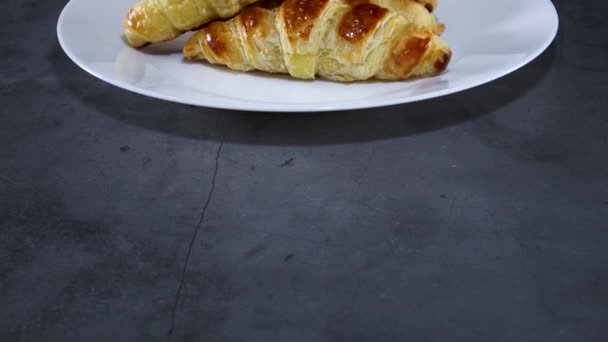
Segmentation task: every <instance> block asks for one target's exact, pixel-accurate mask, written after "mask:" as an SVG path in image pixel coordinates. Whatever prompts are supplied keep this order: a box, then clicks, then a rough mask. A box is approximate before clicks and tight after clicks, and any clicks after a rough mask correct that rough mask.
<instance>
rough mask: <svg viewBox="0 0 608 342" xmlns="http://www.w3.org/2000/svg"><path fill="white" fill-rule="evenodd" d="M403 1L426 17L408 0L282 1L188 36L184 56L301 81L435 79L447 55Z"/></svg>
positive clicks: (214, 23)
mask: <svg viewBox="0 0 608 342" xmlns="http://www.w3.org/2000/svg"><path fill="white" fill-rule="evenodd" d="M405 2H409V3H411V4H414V5H415V6H420V7H421V8H422V10H423V11H424V12H426V13H427V15H428V14H429V13H428V11H427V10H426V9H424V7H423V6H422V5H420V4H419V3H417V2H415V1H409V0H286V1H285V2H283V3H282V4H281V5H280V6H279V7H278V8H274V9H265V8H261V7H259V6H255V5H254V6H251V7H249V8H247V9H246V10H244V11H243V12H241V13H240V14H239V15H238V16H236V17H234V18H232V19H230V20H228V21H224V22H221V21H217V22H213V23H211V24H209V25H208V26H206V27H205V28H203V29H202V30H200V31H197V32H196V33H194V34H193V35H192V36H191V37H190V39H189V40H188V42H187V43H186V45H185V46H184V55H185V57H186V58H189V59H202V60H207V61H209V62H210V63H213V64H223V65H226V66H228V67H229V68H231V69H235V70H243V71H251V70H262V71H266V72H272V73H289V74H290V75H291V76H293V77H296V78H301V79H313V78H315V76H320V77H322V78H326V79H331V80H337V81H355V80H365V79H369V78H377V79H384V80H403V79H406V78H409V77H412V76H430V75H435V74H438V73H440V72H442V71H443V70H444V69H445V68H446V67H447V65H448V63H449V61H450V58H451V55H452V52H451V50H450V49H449V47H448V46H447V44H446V43H445V42H444V41H443V40H441V38H439V36H438V35H437V34H435V33H433V31H432V29H431V28H429V27H428V26H423V25H419V24H416V23H412V22H410V21H408V20H407V19H406V18H407V17H408V16H410V13H402V12H399V11H398V10H399V9H403V8H402V7H401V6H402V4H403V3H405ZM379 4H382V5H384V7H381V6H380V5H379ZM389 8H394V9H396V10H392V9H389ZM427 24H428V22H427Z"/></svg>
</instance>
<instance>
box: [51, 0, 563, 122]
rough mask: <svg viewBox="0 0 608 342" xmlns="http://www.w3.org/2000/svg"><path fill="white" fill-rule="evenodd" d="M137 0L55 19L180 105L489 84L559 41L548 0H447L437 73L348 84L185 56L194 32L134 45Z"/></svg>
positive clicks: (71, 10) (121, 71) (96, 62)
mask: <svg viewBox="0 0 608 342" xmlns="http://www.w3.org/2000/svg"><path fill="white" fill-rule="evenodd" d="M135 2H136V0H112V1H98V0H71V1H70V2H69V3H68V4H67V5H66V6H65V8H64V10H63V12H62V13H61V16H60V17H59V22H58V25H57V34H58V37H59V42H60V44H61V46H62V47H63V49H64V51H65V52H66V54H67V55H68V56H69V57H70V58H71V59H72V60H73V61H74V62H75V63H76V64H78V65H79V66H80V67H82V68H83V69H84V70H86V71H87V72H89V73H91V74H92V75H94V76H96V77H98V78H100V79H102V80H104V81H106V82H109V83H111V84H113V85H115V86H118V87H120V88H123V89H126V90H129V91H133V92H136V93H139V94H142V95H147V96H151V97H155V98H160V99H164V100H168V101H174V102H179V103H185V104H191V105H198V106H205V107H215V108H225V109H238V110H250V111H278V112H307V111H330V110H345V109H358V108H370V107H379V106H386V105H394V104H400V103H406V102H413V101H419V100H424V99H430V98H434V97H438V96H442V95H447V94H451V93H455V92H458V91H462V90H465V89H469V88H472V87H475V86H479V85H481V84H484V83H487V82H490V81H492V80H494V79H496V78H499V77H501V76H504V75H506V74H508V73H510V72H513V71H514V70H516V69H518V68H520V67H522V66H524V65H525V64H527V63H529V62H530V61H532V60H533V59H534V58H536V57H537V56H538V55H540V54H541V53H542V52H543V51H544V50H545V49H546V48H547V47H548V46H549V44H550V43H551V42H552V41H553V38H554V37H555V34H556V32H557V27H558V17H557V13H556V11H555V7H554V6H553V4H552V2H551V1H550V0H509V1H505V0H440V1H439V7H438V8H437V11H436V15H437V17H438V19H439V21H441V22H443V23H444V24H445V25H446V31H445V33H444V34H443V35H442V38H443V39H444V40H445V41H446V42H447V43H448V44H449V45H450V47H451V48H452V51H453V57H452V61H451V63H450V65H449V66H448V69H447V70H446V71H445V72H444V73H442V74H441V75H439V76H436V77H432V78H423V79H416V80H408V81H402V82H379V81H370V82H361V83H350V84H342V83H336V82H331V81H325V80H315V81H301V80H295V79H292V78H289V77H287V76H278V75H269V74H264V73H257V72H256V73H243V72H234V71H230V70H228V69H227V68H225V67H222V66H213V65H210V64H207V63H204V62H202V63H191V62H187V61H184V59H183V58H182V54H181V49H182V46H183V43H184V41H185V40H186V38H187V36H188V35H185V36H182V37H181V38H180V39H177V40H174V41H171V42H168V43H163V44H160V45H153V46H149V47H147V48H145V49H143V50H135V49H132V48H130V47H129V46H128V45H127V44H126V43H125V42H124V40H123V38H122V21H123V18H124V16H125V14H126V13H127V12H128V9H129V7H130V6H132V5H133V4H134V3H135Z"/></svg>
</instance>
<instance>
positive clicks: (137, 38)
mask: <svg viewBox="0 0 608 342" xmlns="http://www.w3.org/2000/svg"><path fill="white" fill-rule="evenodd" d="M256 1H258V0H142V1H140V2H139V3H137V4H136V5H134V6H133V7H131V9H130V10H129V13H128V15H127V17H126V18H125V20H124V25H123V26H124V32H125V37H126V39H127V42H128V43H129V45H131V46H133V47H142V46H145V45H147V44H149V43H158V42H162V41H166V40H170V39H173V38H175V37H177V36H179V35H181V34H182V33H184V32H186V31H189V30H192V29H195V28H199V27H201V26H202V25H204V24H206V23H208V22H210V21H212V20H216V19H221V18H229V17H232V16H234V15H235V14H237V13H238V12H239V11H241V10H242V9H243V8H244V7H245V6H247V5H249V4H252V3H254V2H256Z"/></svg>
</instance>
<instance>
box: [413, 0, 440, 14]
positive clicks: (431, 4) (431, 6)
mask: <svg viewBox="0 0 608 342" xmlns="http://www.w3.org/2000/svg"><path fill="white" fill-rule="evenodd" d="M416 1H418V2H419V3H421V4H423V5H424V7H425V8H426V9H427V10H428V11H429V12H433V11H434V10H435V7H437V0H416Z"/></svg>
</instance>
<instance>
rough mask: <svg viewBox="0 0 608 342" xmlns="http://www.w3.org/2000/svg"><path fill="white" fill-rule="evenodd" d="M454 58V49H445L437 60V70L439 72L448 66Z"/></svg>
mask: <svg viewBox="0 0 608 342" xmlns="http://www.w3.org/2000/svg"><path fill="white" fill-rule="evenodd" d="M451 60H452V50H447V51H444V52H443V54H442V55H441V57H439V58H438V59H437V61H435V71H436V72H437V73H438V74H439V73H442V72H444V71H445V70H446V69H447V68H448V64H450V61H451Z"/></svg>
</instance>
